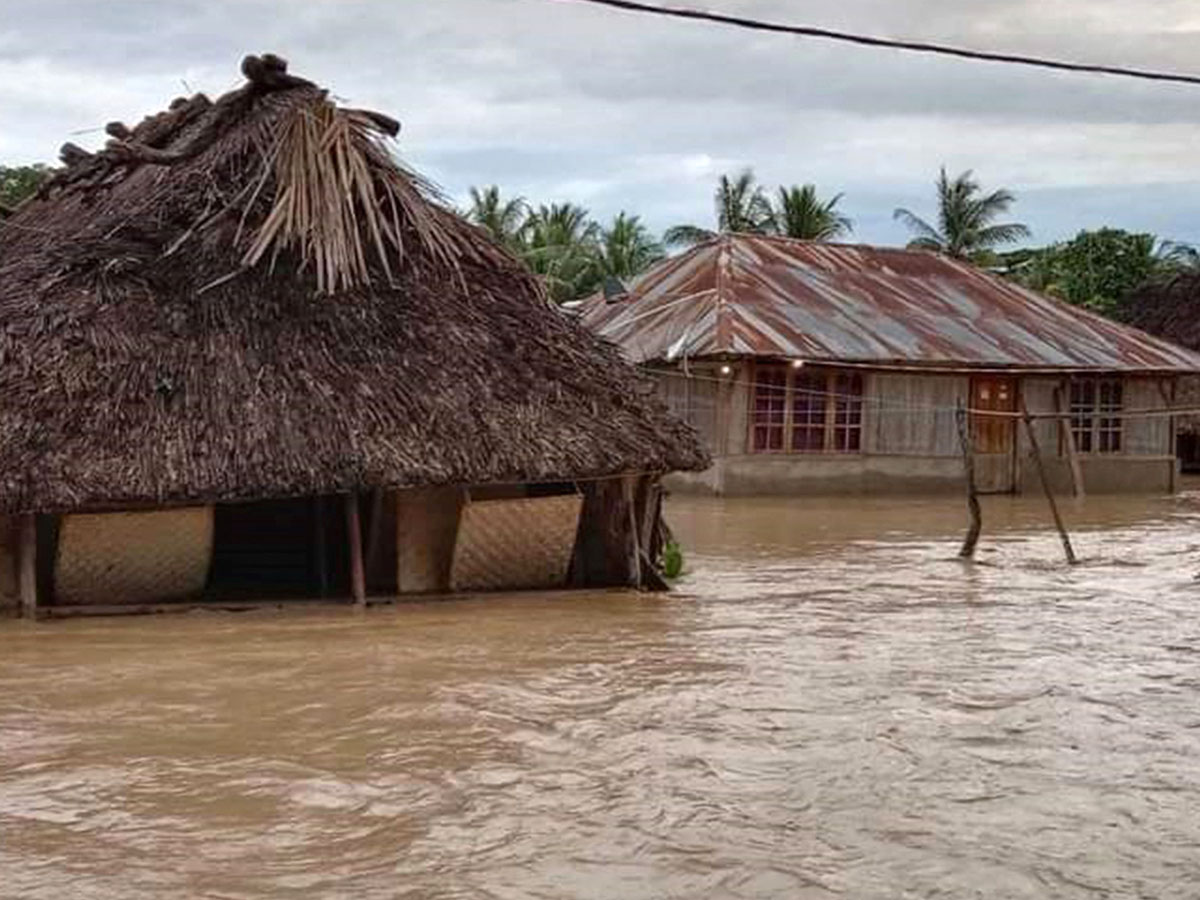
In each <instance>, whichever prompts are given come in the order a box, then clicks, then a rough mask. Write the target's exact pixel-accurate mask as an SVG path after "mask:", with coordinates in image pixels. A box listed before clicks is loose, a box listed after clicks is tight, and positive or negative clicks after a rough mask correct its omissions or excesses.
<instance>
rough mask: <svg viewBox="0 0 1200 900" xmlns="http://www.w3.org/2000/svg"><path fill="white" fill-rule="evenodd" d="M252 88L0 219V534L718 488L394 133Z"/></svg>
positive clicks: (306, 92) (75, 169)
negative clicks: (380, 494) (258, 510)
mask: <svg viewBox="0 0 1200 900" xmlns="http://www.w3.org/2000/svg"><path fill="white" fill-rule="evenodd" d="M254 59H258V61H259V63H258V64H255V63H254V62H253V60H254ZM264 59H265V60H266V62H264ZM259 64H261V68H259ZM244 66H245V67H246V68H247V69H249V76H250V80H249V82H248V84H246V85H245V86H243V87H242V88H239V89H238V90H237V91H234V92H232V93H231V94H226V95H224V96H223V97H221V98H219V99H217V100H216V101H210V100H208V98H205V97H201V96H197V97H192V98H188V99H182V100H180V101H179V102H177V103H175V104H173V108H172V109H168V110H166V111H165V112H163V113H158V114H156V115H154V116H149V117H147V118H146V119H144V120H143V121H142V122H141V123H140V124H139V125H137V126H136V127H134V128H126V127H125V126H123V125H119V123H114V125H113V126H112V127H110V129H109V133H110V135H111V136H112V138H113V142H111V143H110V145H109V146H107V147H105V148H104V149H103V150H100V151H99V152H97V153H93V154H88V153H86V152H85V151H79V152H78V153H75V152H73V151H68V153H67V154H66V156H68V157H70V160H71V164H70V166H69V172H70V174H69V175H65V176H64V177H62V178H59V179H58V180H57V181H56V182H54V183H53V184H52V185H51V186H50V187H49V188H48V189H47V190H46V192H45V194H44V196H43V197H42V198H40V199H39V198H37V197H34V198H33V199H31V200H29V201H27V202H25V203H22V204H21V205H20V207H19V208H18V209H16V210H15V211H14V213H13V215H12V216H11V217H9V218H7V219H5V220H4V221H3V222H0V361H3V365H0V511H4V512H10V513H11V512H29V511H39V512H49V511H66V510H78V509H85V508H87V509H91V508H119V507H122V506H124V505H126V504H134V505H142V504H162V503H190V502H214V501H225V500H238V499H248V498H255V497H268V496H275V497H286V496H303V495H306V494H314V493H317V494H322V493H337V492H343V491H349V490H358V489H363V488H368V487H370V488H394V487H396V488H398V487H411V486H416V485H429V484H449V483H460V484H472V483H484V482H513V481H571V480H580V479H587V478H596V477H607V476H609V475H616V474H622V473H629V472H635V471H647V472H651V471H666V470H670V469H676V468H702V467H703V466H705V465H707V461H708V458H707V455H706V454H705V452H704V450H703V448H702V447H701V446H700V445H699V443H698V441H697V438H696V435H695V434H694V432H692V431H691V429H689V428H688V427H687V426H685V425H683V424H682V423H680V422H678V421H677V420H674V419H673V418H671V417H670V416H669V415H667V413H666V410H665V408H663V407H662V406H661V404H660V403H658V402H657V401H656V400H655V399H654V398H653V397H652V396H651V394H650V393H646V391H649V390H650V388H649V386H648V385H644V384H643V383H642V382H640V381H639V379H638V374H637V373H636V372H635V371H634V370H633V369H632V368H630V367H629V366H627V365H626V364H625V363H624V362H622V360H621V359H620V357H619V354H618V353H617V350H616V348H615V347H613V346H611V345H609V344H606V343H605V342H603V341H601V340H600V339H599V338H596V337H595V336H593V335H590V334H588V333H586V332H585V331H584V330H583V329H581V328H580V327H579V326H578V324H577V323H575V322H573V321H569V320H568V318H567V317H566V316H563V315H561V314H560V313H559V312H557V311H556V310H553V309H551V308H550V306H549V303H548V301H547V299H546V296H545V292H544V290H543V289H542V288H541V286H540V284H539V282H538V280H537V279H536V277H535V276H534V275H533V274H532V273H530V272H529V270H528V269H527V268H525V267H524V266H522V265H521V263H520V262H519V261H518V260H517V259H516V258H515V257H513V256H512V255H511V254H509V253H508V252H507V251H505V250H504V249H503V248H501V247H500V246H499V245H498V244H496V243H495V242H494V241H493V240H491V239H490V238H488V237H487V236H486V235H485V233H484V232H483V231H482V230H481V229H478V228H476V227H475V226H473V225H470V224H469V223H468V222H467V221H466V220H465V219H463V218H462V217H461V216H458V215H457V214H455V213H454V212H453V211H452V210H450V209H448V208H446V207H445V206H444V205H442V204H441V203H440V202H439V198H438V196H437V194H436V191H435V189H434V188H433V187H432V186H429V185H428V184H427V183H426V182H424V181H423V180H422V179H421V177H420V176H419V175H417V174H416V173H412V172H410V171H408V170H407V169H406V168H404V167H403V166H402V165H401V164H400V163H399V162H397V161H396V160H395V159H393V158H392V155H391V152H390V150H389V147H388V145H387V141H388V140H389V139H390V135H391V134H394V133H395V131H396V129H397V128H398V127H399V126H398V123H396V122H395V121H394V120H391V119H388V118H387V117H385V116H380V115H379V114H377V113H370V112H366V111H363V110H354V109H346V108H342V107H338V106H335V104H334V103H333V102H332V100H331V99H330V97H329V95H328V94H327V92H325V91H323V90H322V89H321V88H319V87H317V86H316V85H313V84H311V83H309V82H306V81H304V80H302V79H298V80H297V79H294V76H288V75H287V73H286V67H285V66H284V65H282V61H279V63H274V62H272V61H271V59H270V58H269V57H266V58H264V57H251V58H248V61H247V63H245V64H244ZM264 73H265V74H264ZM256 78H257V79H258V81H256V80H255V79H256ZM264 79H265V80H264ZM260 82H261V85H262V86H261V87H260V86H259V84H260ZM231 98H232V99H231ZM131 148H132V149H131ZM310 176H312V177H310ZM296 198H299V200H297V199H296ZM306 198H307V199H306ZM314 204H316V206H314ZM321 204H324V205H321ZM364 210H374V211H375V212H376V213H377V214H376V215H375V216H374V219H372V217H371V216H370V215H365V214H364ZM372 221H373V222H374V225H372ZM314 293H323V294H325V295H331V296H321V297H320V298H319V299H314V296H313V295H314Z"/></svg>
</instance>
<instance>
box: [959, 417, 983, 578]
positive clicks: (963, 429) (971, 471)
mask: <svg viewBox="0 0 1200 900" xmlns="http://www.w3.org/2000/svg"><path fill="white" fill-rule="evenodd" d="M954 418H955V422H956V423H957V425H958V442H959V445H960V446H961V447H962V455H963V471H964V473H965V474H966V480H967V513H968V514H969V515H970V517H971V523H970V525H968V526H967V535H966V537H964V538H963V545H962V549H961V550H959V551H958V555H959V556H960V557H961V558H962V559H974V558H975V545H976V544H978V543H979V532H980V531H982V530H983V514H982V512H981V511H980V508H979V494H978V492H977V491H976V490H975V452H974V450H973V448H972V447H971V435H970V434H969V433H968V431H967V411H966V410H965V409H963V405H962V402H961V401H960V402H959V404H958V409H957V410H956V411H955V414H954Z"/></svg>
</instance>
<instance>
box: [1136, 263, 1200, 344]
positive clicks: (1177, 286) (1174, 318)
mask: <svg viewBox="0 0 1200 900" xmlns="http://www.w3.org/2000/svg"><path fill="white" fill-rule="evenodd" d="M1121 314H1122V315H1121V317H1122V318H1123V319H1124V320H1125V321H1127V322H1129V323H1130V324H1131V325H1134V326H1135V327H1137V328H1140V329H1142V330H1143V331H1148V332H1149V333H1150V334H1153V335H1157V336H1158V337H1162V338H1166V339H1167V340H1169V341H1174V342H1175V343H1176V344H1179V345H1180V346H1183V347H1187V348H1188V349H1190V350H1196V351H1200V272H1184V273H1180V274H1178V275H1174V276H1172V277H1170V278H1165V279H1154V280H1152V281H1149V282H1147V283H1146V284H1143V285H1142V286H1141V287H1139V288H1138V289H1137V290H1135V291H1134V292H1133V293H1132V294H1130V295H1129V296H1128V297H1126V298H1125V299H1124V300H1123V301H1122V303H1121Z"/></svg>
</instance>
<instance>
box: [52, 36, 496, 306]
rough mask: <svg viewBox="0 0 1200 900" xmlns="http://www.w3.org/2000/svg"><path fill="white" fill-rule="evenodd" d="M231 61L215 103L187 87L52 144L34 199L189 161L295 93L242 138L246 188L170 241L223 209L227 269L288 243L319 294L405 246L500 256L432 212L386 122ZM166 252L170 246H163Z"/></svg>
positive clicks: (367, 272)
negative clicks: (129, 119) (97, 133)
mask: <svg viewBox="0 0 1200 900" xmlns="http://www.w3.org/2000/svg"><path fill="white" fill-rule="evenodd" d="M241 70H242V73H243V74H244V75H245V76H246V78H247V81H246V83H245V84H244V85H243V86H241V87H239V88H237V89H235V90H232V91H229V92H228V93H226V94H224V95H222V96H221V97H220V98H218V99H217V100H216V101H212V100H210V99H209V98H208V97H207V96H206V95H204V94H195V95H193V96H192V97H188V98H185V97H180V98H177V99H176V100H174V101H173V102H172V103H171V105H170V107H169V108H168V109H167V110H165V111H163V112H160V113H157V114H154V115H150V116H147V117H146V118H145V119H143V120H142V121H141V122H140V123H139V124H138V125H137V126H136V127H134V128H129V127H128V126H126V125H125V124H124V123H122V122H110V123H109V124H108V125H107V126H106V128H105V130H106V132H107V133H108V134H109V136H110V139H109V141H108V142H107V144H106V145H105V146H104V148H103V149H101V150H99V151H97V152H95V153H90V152H88V151H86V150H84V149H82V148H80V147H78V146H76V145H74V144H71V143H67V144H64V145H63V147H62V149H61V151H60V159H61V160H62V162H63V163H64V167H63V168H62V169H61V170H60V171H58V172H56V173H55V174H54V175H53V176H51V177H50V178H49V179H47V180H46V182H45V183H44V184H43V185H42V186H41V187H40V188H39V190H38V192H37V194H36V196H37V198H38V199H41V200H48V201H50V202H54V201H55V200H61V199H64V198H66V197H70V196H73V195H79V196H81V197H82V199H83V201H84V202H85V203H88V204H90V203H91V202H92V195H93V194H95V193H99V192H105V191H111V190H112V189H113V188H114V187H116V186H118V185H120V184H121V183H123V182H124V181H126V180H128V179H129V178H131V177H133V176H134V175H135V174H136V173H137V172H138V171H139V170H140V169H141V168H142V167H144V166H161V167H166V168H168V169H169V168H172V167H176V166H181V165H183V164H186V163H191V162H194V161H195V160H197V158H199V157H201V156H203V155H204V154H206V153H208V152H209V151H211V150H212V149H213V148H214V145H216V144H219V143H221V142H222V141H225V140H231V139H232V138H231V137H230V135H232V134H234V133H235V132H236V131H237V128H236V126H237V125H238V124H239V123H242V122H244V121H245V120H246V119H247V117H253V116H254V114H255V110H256V109H258V108H259V107H260V106H263V105H269V104H270V100H271V97H272V96H273V95H289V94H290V93H291V92H296V93H295V94H294V95H293V96H294V97H295V98H296V101H297V102H293V103H291V104H288V103H287V102H281V103H280V104H278V106H279V108H278V109H274V110H273V111H272V114H270V115H261V116H259V117H258V119H257V122H256V128H255V129H252V133H251V134H250V135H249V137H248V138H247V137H245V136H243V138H244V139H245V140H248V141H250V142H251V143H252V144H253V145H254V148H255V149H256V150H257V151H258V152H257V153H256V154H254V155H253V156H254V159H253V160H251V162H252V164H254V165H256V166H257V169H256V171H255V172H254V175H253V177H252V179H251V181H252V182H253V183H254V188H253V189H252V190H249V191H244V192H239V193H238V195H237V196H235V197H233V198H232V199H231V200H230V201H229V202H228V204H227V205H226V206H225V207H224V208H221V209H217V210H212V209H208V208H205V209H203V210H202V211H201V212H200V214H199V215H198V217H197V218H196V219H195V221H193V222H192V223H190V226H189V228H188V229H187V230H186V232H185V234H184V235H183V236H182V238H181V239H180V240H181V242H186V241H187V240H191V239H192V238H194V237H196V236H197V235H198V234H199V233H200V232H202V231H203V230H204V229H205V228H207V227H210V226H211V225H213V224H214V223H215V222H217V221H218V220H219V219H220V218H221V217H222V216H229V215H231V214H232V215H234V216H235V217H236V218H237V219H238V227H237V229H236V231H235V232H234V235H233V238H234V243H235V244H239V245H240V246H241V251H242V252H241V256H240V260H239V261H238V269H235V270H233V271H230V272H228V273H227V275H228V277H230V278H232V277H236V276H237V275H238V274H239V270H245V269H249V268H253V267H254V266H256V265H259V264H260V263H264V261H265V262H266V264H269V265H274V264H275V263H276V262H277V261H278V259H279V257H280V255H281V254H282V253H286V252H291V253H295V254H296V255H297V256H298V258H299V259H300V261H301V263H302V267H303V268H305V269H307V270H308V271H309V272H310V273H311V274H312V275H313V277H314V278H315V281H316V288H317V293H319V294H332V293H338V292H342V291H347V290H352V289H354V288H358V287H365V286H366V285H368V284H370V283H371V282H372V281H373V279H380V280H382V281H384V282H385V283H387V284H394V283H395V278H396V273H397V270H398V268H399V267H401V266H403V265H404V264H405V262H406V261H407V258H408V257H410V256H412V254H413V252H414V251H416V253H417V255H418V256H419V257H421V258H422V260H423V261H424V262H425V263H427V264H429V265H431V266H435V267H437V268H441V269H443V270H446V271H448V272H450V273H452V274H453V275H454V276H455V277H457V278H461V273H460V272H459V266H460V263H461V262H462V261H464V260H471V261H475V262H487V263H490V264H505V265H507V264H510V263H511V260H510V259H508V257H507V256H505V255H504V254H503V253H502V252H501V251H500V250H499V248H496V247H495V246H494V243H493V242H491V241H489V240H487V239H486V238H485V237H483V236H482V235H481V233H479V232H478V231H477V230H476V229H474V228H471V227H470V226H467V225H466V224H465V223H463V222H462V221H460V220H458V219H457V218H456V217H454V216H453V214H452V213H450V212H449V210H446V209H444V208H443V207H442V198H441V197H440V195H439V193H438V191H437V190H436V188H434V187H433V186H432V185H431V184H430V183H429V182H427V181H426V180H424V179H423V178H421V177H420V176H419V175H417V174H416V173H414V172H411V171H409V170H407V169H405V168H404V167H402V166H401V165H400V164H399V163H398V162H397V161H396V160H395V159H394V158H393V156H392V154H391V153H390V151H389V149H388V148H387V147H386V144H385V142H386V141H388V140H389V139H391V138H394V137H395V136H396V135H397V134H398V133H399V131H400V123H399V122H398V121H397V120H396V119H393V118H392V117H390V116H387V115H385V114H383V113H379V112H375V111H373V110H365V109H355V108H349V107H340V106H338V105H336V104H335V103H334V102H333V101H332V100H330V99H329V96H328V91H325V90H323V89H320V88H318V87H317V86H316V85H315V84H314V83H313V82H311V81H309V80H307V79H304V78H300V77H297V76H295V75H291V74H289V73H288V71H287V61H286V60H284V59H283V58H281V57H279V56H277V55H275V54H271V53H267V54H263V55H262V56H254V55H251V56H247V57H245V58H244V59H243V60H242V64H241ZM219 163H220V160H216V161H214V166H215V165H218V164H219ZM268 181H270V182H271V183H272V186H273V190H272V191H271V192H270V198H271V200H272V205H271V207H270V208H269V209H262V210H260V212H261V213H262V214H261V215H258V216H254V217H251V216H250V207H251V206H253V205H254V204H255V202H256V201H259V200H260V199H261V194H262V188H263V185H264V184H266V183H267V182H268ZM252 219H255V220H257V224H256V225H255V224H254V222H252V221H251V220H252ZM243 238H245V239H246V240H245V241H243V240H242V239H243ZM178 250H179V247H178V246H174V245H173V246H172V252H178ZM222 277H224V276H222Z"/></svg>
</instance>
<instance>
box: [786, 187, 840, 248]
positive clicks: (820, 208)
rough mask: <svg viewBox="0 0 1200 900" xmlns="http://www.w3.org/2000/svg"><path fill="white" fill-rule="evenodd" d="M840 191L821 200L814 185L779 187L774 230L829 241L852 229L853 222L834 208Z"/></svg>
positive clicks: (790, 235)
mask: <svg viewBox="0 0 1200 900" xmlns="http://www.w3.org/2000/svg"><path fill="white" fill-rule="evenodd" d="M841 199H842V195H841V194H835V195H834V196H833V197H831V198H830V199H828V200H824V201H822V200H821V199H820V198H819V197H818V196H817V188H816V185H812V184H806V185H804V186H803V187H797V186H796V185H792V186H791V187H790V188H787V187H782V186H781V187H780V188H779V200H778V202H777V203H776V205H775V209H774V225H775V231H776V232H777V233H779V234H781V235H784V236H785V237H791V238H799V239H800V240H804V241H832V240H834V239H835V238H838V237H841V236H842V235H844V234H848V233H849V232H851V231H853V230H854V223H853V222H851V221H850V219H849V218H847V217H846V216H843V215H842V214H841V213H839V212H837V209H836V207H837V205H838V201H839V200H841Z"/></svg>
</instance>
